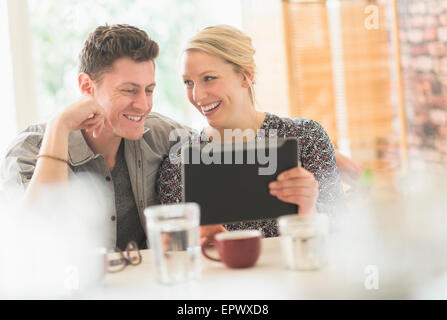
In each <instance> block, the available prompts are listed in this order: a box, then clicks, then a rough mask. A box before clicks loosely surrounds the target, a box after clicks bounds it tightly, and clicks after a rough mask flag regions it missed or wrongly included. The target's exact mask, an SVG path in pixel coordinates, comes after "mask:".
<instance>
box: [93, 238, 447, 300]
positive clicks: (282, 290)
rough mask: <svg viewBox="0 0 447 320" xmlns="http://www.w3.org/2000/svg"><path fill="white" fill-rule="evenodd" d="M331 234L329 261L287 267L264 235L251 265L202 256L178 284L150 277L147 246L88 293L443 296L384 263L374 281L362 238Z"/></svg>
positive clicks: (147, 296)
mask: <svg viewBox="0 0 447 320" xmlns="http://www.w3.org/2000/svg"><path fill="white" fill-rule="evenodd" d="M329 240H330V250H329V252H330V256H329V264H328V266H326V267H325V268H322V269H320V270H318V271H294V270H287V269H285V268H284V267H283V264H282V259H281V252H280V239H279V238H267V239H263V240H262V253H261V256H260V258H259V260H258V262H257V264H256V265H255V266H254V267H252V268H248V269H229V268H227V267H225V266H224V265H223V264H222V263H218V262H213V261H210V260H208V259H206V258H205V257H203V256H202V263H203V272H202V279H201V280H194V281H190V282H187V283H182V284H177V285H163V284H160V283H158V282H157V281H156V280H155V279H154V273H153V272H152V270H151V269H152V267H151V263H150V259H151V257H150V254H149V250H143V251H142V254H143V261H142V263H141V264H140V265H138V266H128V267H126V268H125V269H124V270H123V271H121V272H119V273H114V274H107V275H106V276H105V279H104V283H103V286H102V288H101V289H100V290H98V291H97V292H94V293H92V296H91V297H92V298H100V299H161V300H164V299H170V300H177V299H187V300H190V299H193V300H195V299H203V300H214V299H221V300H226V299H236V300H239V299H254V300H257V299H268V300H276V299H388V298H394V299H411V298H441V297H438V296H437V295H438V294H439V289H436V290H438V291H436V290H433V289H430V286H431V285H432V283H430V281H426V280H424V282H423V285H422V286H421V283H420V281H419V282H417V281H416V282H415V281H414V279H412V278H411V275H408V274H405V273H404V274H401V273H399V270H397V271H396V270H393V268H392V267H386V266H385V267H384V265H383V264H379V266H378V267H377V270H378V271H379V274H378V275H377V276H379V279H380V281H378V282H374V278H371V277H374V276H376V275H375V274H374V271H375V269H374V265H372V267H371V265H369V264H368V261H369V259H370V258H371V257H372V255H366V256H365V257H364V258H362V257H359V255H358V253H359V252H363V251H364V249H365V248H364V247H363V245H362V244H359V246H358V247H357V249H358V250H360V251H358V250H357V249H356V246H355V245H354V246H346V244H347V243H351V244H352V239H351V238H345V237H342V236H341V235H331V236H330V238H329ZM376 261H380V260H376ZM368 266H369V267H368ZM368 277H369V278H368ZM371 279H372V281H371ZM396 279H397V280H396ZM438 280H439V277H438ZM438 280H437V281H438ZM446 282H447V281H444V283H446ZM365 283H366V284H365ZM436 283H438V284H439V282H436ZM377 284H378V285H379V287H378V288H377V287H375V286H376V285H377ZM438 287H439V286H437V288H438ZM427 292H428V294H427ZM432 295H435V296H432ZM444 297H445V296H444ZM88 298H89V297H88Z"/></svg>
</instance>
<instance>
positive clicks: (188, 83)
mask: <svg viewBox="0 0 447 320" xmlns="http://www.w3.org/2000/svg"><path fill="white" fill-rule="evenodd" d="M183 83H184V84H185V86H187V87H189V86H190V85H192V81H191V80H185V81H183Z"/></svg>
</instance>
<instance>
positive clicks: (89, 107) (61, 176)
mask: <svg viewBox="0 0 447 320" xmlns="http://www.w3.org/2000/svg"><path fill="white" fill-rule="evenodd" d="M103 127H104V112H103V109H102V107H101V106H100V105H99V104H98V103H97V102H96V101H95V100H94V99H93V98H90V97H83V98H82V99H80V100H79V101H77V102H75V103H73V104H72V105H70V106H69V107H68V108H66V109H65V110H64V111H63V112H62V113H60V114H58V115H57V116H55V117H54V118H53V119H52V120H51V121H50V122H49V123H48V125H47V128H46V130H45V134H44V137H43V140H42V145H41V148H40V151H39V155H38V158H37V161H36V167H35V169H34V173H33V175H32V178H31V181H30V182H29V185H28V188H27V191H26V196H27V198H29V197H33V196H34V195H35V194H36V192H37V189H38V188H39V185H40V184H42V183H51V182H64V181H67V180H68V135H69V133H70V132H71V131H75V130H80V129H85V130H89V131H93V136H94V137H97V136H98V135H99V134H100V133H101V131H102V129H103ZM58 159H59V160H58Z"/></svg>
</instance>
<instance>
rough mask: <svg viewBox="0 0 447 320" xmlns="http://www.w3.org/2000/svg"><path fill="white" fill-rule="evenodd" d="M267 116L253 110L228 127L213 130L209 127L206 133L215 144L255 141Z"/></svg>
mask: <svg viewBox="0 0 447 320" xmlns="http://www.w3.org/2000/svg"><path fill="white" fill-rule="evenodd" d="M265 117H266V114H265V113H264V112H260V111H256V110H253V112H252V113H250V114H249V115H247V116H246V117H239V118H238V119H237V121H235V122H233V123H232V124H231V125H230V126H228V127H221V128H213V127H209V128H207V129H206V130H205V133H206V134H207V135H208V136H209V137H210V139H211V140H212V141H214V142H218V141H220V142H235V141H247V140H251V139H254V138H255V137H256V135H257V133H258V130H259V129H260V128H261V127H262V124H263V123H264V120H265Z"/></svg>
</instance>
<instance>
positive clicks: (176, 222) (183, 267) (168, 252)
mask: <svg viewBox="0 0 447 320" xmlns="http://www.w3.org/2000/svg"><path fill="white" fill-rule="evenodd" d="M144 214H145V216H146V221H147V230H148V237H149V247H150V249H151V250H150V251H151V257H152V259H151V261H152V266H153V268H154V270H155V276H156V278H157V280H158V281H159V282H161V283H163V284H176V283H182V282H185V281H188V280H192V279H200V278H201V272H202V270H201V260H200V255H201V246H200V239H199V221H200V208H199V206H198V205H197V204H196V203H181V204H173V205H158V206H152V207H148V208H146V209H145V210H144Z"/></svg>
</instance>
